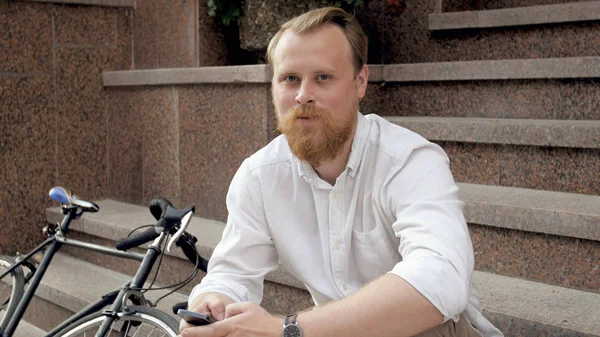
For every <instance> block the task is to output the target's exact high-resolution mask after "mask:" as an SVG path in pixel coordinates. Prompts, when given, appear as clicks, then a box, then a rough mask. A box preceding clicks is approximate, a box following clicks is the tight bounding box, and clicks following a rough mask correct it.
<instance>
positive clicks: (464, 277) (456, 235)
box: [387, 144, 474, 321]
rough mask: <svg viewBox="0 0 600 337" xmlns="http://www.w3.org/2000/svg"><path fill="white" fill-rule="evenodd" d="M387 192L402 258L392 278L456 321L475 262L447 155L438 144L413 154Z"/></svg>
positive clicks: (394, 178) (393, 178)
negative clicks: (406, 283)
mask: <svg viewBox="0 0 600 337" xmlns="http://www.w3.org/2000/svg"><path fill="white" fill-rule="evenodd" d="M387 191H388V193H389V199H388V200H391V204H390V207H391V208H392V210H393V212H394V213H395V215H396V221H395V222H394V224H393V229H394V232H395V234H396V236H397V237H398V238H399V239H400V245H399V248H398V251H399V253H400V254H401V255H402V261H401V262H399V263H398V264H396V266H395V267H394V268H393V269H392V270H391V272H390V273H392V274H395V275H397V276H399V277H401V278H402V279H404V280H405V281H407V282H408V283H409V284H410V285H411V286H413V287H414V288H415V289H416V290H417V291H418V292H420V293H421V294H422V295H423V296H424V297H425V298H426V299H427V300H429V301H430V302H431V304H433V305H434V306H435V307H436V308H437V309H438V310H439V311H440V313H441V314H442V315H443V316H444V321H446V320H448V319H454V320H457V319H458V315H459V314H460V313H462V312H463V311H464V310H465V309H466V307H467V305H468V299H469V296H470V288H471V285H470V282H471V275H472V272H473V266H474V257H473V247H472V243H471V239H470V237H469V232H468V229H467V224H466V221H465V218H464V215H463V207H464V204H463V202H461V201H460V200H459V198H458V186H457V185H456V183H455V182H454V179H453V178H452V174H451V172H450V168H449V162H448V158H447V156H446V154H445V153H444V152H443V150H442V149H441V148H439V147H438V146H437V145H434V144H430V145H428V146H426V147H423V148H420V149H417V150H415V151H413V153H412V154H411V156H410V157H409V160H408V161H407V163H406V164H405V165H404V166H403V168H402V169H400V170H399V171H398V172H397V173H396V174H394V176H393V177H392V178H391V179H390V180H389V184H388V189H387ZM394 191H408V192H403V193H397V192H396V193H395V192H394Z"/></svg>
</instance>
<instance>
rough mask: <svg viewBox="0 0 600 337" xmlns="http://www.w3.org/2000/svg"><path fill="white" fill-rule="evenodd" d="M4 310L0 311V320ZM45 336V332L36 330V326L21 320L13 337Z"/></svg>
mask: <svg viewBox="0 0 600 337" xmlns="http://www.w3.org/2000/svg"><path fill="white" fill-rule="evenodd" d="M4 314H5V312H4V310H2V311H0V318H2V317H4ZM45 335H46V331H44V330H42V329H40V328H38V327H37V326H35V325H33V324H31V323H29V322H27V321H25V320H21V322H19V325H18V326H17V330H15V333H14V335H13V337H43V336H45Z"/></svg>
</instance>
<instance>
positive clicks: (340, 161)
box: [314, 128, 356, 186]
mask: <svg viewBox="0 0 600 337" xmlns="http://www.w3.org/2000/svg"><path fill="white" fill-rule="evenodd" d="M355 135H356V128H355V129H354V131H353V132H352V136H350V137H348V140H346V143H344V146H343V147H342V151H341V152H340V153H339V154H338V155H337V156H336V157H335V158H333V159H332V160H329V161H326V162H323V163H321V165H319V166H318V167H315V168H314V169H315V172H317V174H318V175H319V177H320V178H321V179H323V180H325V181H326V182H328V183H329V184H330V185H331V186H334V185H335V181H336V180H337V178H338V177H339V176H340V175H341V174H342V172H344V170H345V169H346V165H347V164H348V159H349V158H350V151H351V150H352V141H353V140H354V136H355Z"/></svg>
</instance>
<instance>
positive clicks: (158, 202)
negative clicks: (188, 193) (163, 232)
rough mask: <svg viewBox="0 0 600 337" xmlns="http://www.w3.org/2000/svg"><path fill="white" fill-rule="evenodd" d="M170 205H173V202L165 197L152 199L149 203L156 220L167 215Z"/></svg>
mask: <svg viewBox="0 0 600 337" xmlns="http://www.w3.org/2000/svg"><path fill="white" fill-rule="evenodd" d="M168 206H171V207H173V204H172V203H171V202H170V201H169V200H167V199H165V198H154V199H152V200H151V201H150V204H148V208H150V213H152V215H153V216H154V218H155V219H156V220H159V219H160V218H162V217H163V216H164V215H165V212H166V211H167V207H168Z"/></svg>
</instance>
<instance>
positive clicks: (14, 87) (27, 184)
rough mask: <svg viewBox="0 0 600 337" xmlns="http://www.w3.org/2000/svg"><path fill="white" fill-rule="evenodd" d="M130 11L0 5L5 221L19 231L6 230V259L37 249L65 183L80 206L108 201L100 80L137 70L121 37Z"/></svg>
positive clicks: (104, 124) (12, 4)
mask: <svg viewBox="0 0 600 337" xmlns="http://www.w3.org/2000/svg"><path fill="white" fill-rule="evenodd" d="M130 11H131V9H119V8H112V9H109V8H99V7H86V6H79V7H72V6H65V5H56V4H49V3H23V2H2V3H0V26H1V28H2V29H3V31H4V34H2V37H0V64H1V66H0V97H1V98H0V100H1V103H0V106H1V111H2V112H0V115H1V116H2V117H1V119H2V125H3V127H4V132H3V133H2V136H1V137H0V139H2V149H1V150H0V155H1V158H2V160H3V162H4V163H5V164H4V166H3V168H2V169H0V170H1V171H2V176H4V177H5V179H4V181H5V182H6V183H5V192H4V193H2V197H1V198H2V204H3V205H4V207H3V209H2V210H1V211H0V215H1V216H2V217H3V218H5V219H6V221H7V223H12V224H14V226H18V227H13V226H4V229H1V230H0V231H2V234H3V237H6V238H10V240H3V242H1V243H0V247H1V248H0V250H1V251H3V252H4V253H14V252H15V251H16V250H17V247H18V250H19V251H21V252H23V251H26V250H27V249H29V248H32V247H33V246H34V245H35V244H37V243H38V242H39V241H40V239H41V236H40V232H39V229H40V227H41V225H42V224H43V215H42V214H43V209H44V208H45V207H47V206H49V205H51V204H52V203H53V201H52V200H51V199H50V198H48V196H47V193H48V190H49V189H50V188H51V187H52V186H54V185H59V184H63V185H65V186H66V187H68V188H70V189H72V190H74V191H75V192H76V193H78V194H79V195H80V196H81V197H84V198H87V197H95V196H100V195H102V194H103V193H104V188H105V185H106V123H105V117H106V115H105V105H104V103H105V97H104V89H103V88H102V85H101V72H102V70H104V69H113V70H116V69H127V68H129V67H130V66H131V43H130V40H131V33H129V44H128V41H127V38H126V37H123V36H122V35H119V34H124V35H127V34H128V32H130V29H131V20H130V18H129V19H128V13H131V12H130ZM128 29H129V30H128ZM127 46H129V47H127ZM124 54H127V55H124ZM127 56H128V57H129V60H128V59H127ZM27 224H29V225H27ZM17 229H18V235H9V233H11V232H13V233H14V232H15V231H17ZM4 241H6V242H4Z"/></svg>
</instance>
